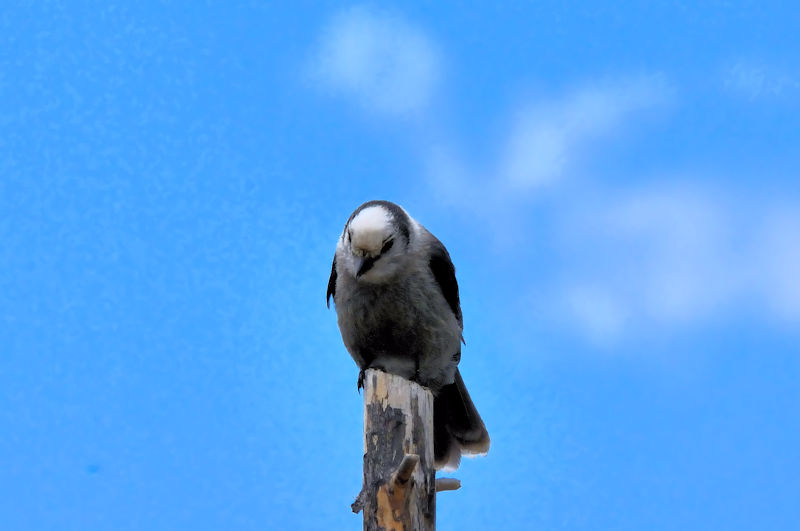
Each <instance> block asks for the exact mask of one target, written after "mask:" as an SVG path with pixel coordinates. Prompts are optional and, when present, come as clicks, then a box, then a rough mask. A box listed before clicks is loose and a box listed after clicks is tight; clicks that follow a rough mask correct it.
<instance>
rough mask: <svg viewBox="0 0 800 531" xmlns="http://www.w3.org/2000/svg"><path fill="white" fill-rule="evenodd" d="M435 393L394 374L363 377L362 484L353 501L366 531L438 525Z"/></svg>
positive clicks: (429, 529)
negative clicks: (434, 458)
mask: <svg viewBox="0 0 800 531" xmlns="http://www.w3.org/2000/svg"><path fill="white" fill-rule="evenodd" d="M435 480H436V474H435V470H434V468H433V395H432V394H431V392H430V391H429V390H428V389H426V388H424V387H422V386H420V385H418V384H416V383H414V382H410V381H408V380H406V379H405V378H402V377H400V376H395V375H393V374H388V373H384V372H381V371H376V370H373V369H368V370H367V371H366V375H365V378H364V484H363V487H362V489H361V493H360V494H359V495H358V498H356V501H355V502H354V503H353V505H352V508H353V511H354V512H358V511H364V529H365V531H378V530H384V529H385V530H387V531H388V530H398V531H399V530H405V531H411V530H415V531H416V530H421V531H432V530H433V529H435V526H436V481H435Z"/></svg>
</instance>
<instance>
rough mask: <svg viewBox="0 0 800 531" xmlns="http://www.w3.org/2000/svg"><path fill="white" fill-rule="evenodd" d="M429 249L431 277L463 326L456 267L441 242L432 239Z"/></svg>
mask: <svg viewBox="0 0 800 531" xmlns="http://www.w3.org/2000/svg"><path fill="white" fill-rule="evenodd" d="M430 249H431V258H430V262H429V264H428V265H429V266H430V268H431V273H433V278H435V279H436V283H437V284H439V288H440V289H441V290H442V295H444V298H445V300H446V301H447V304H448V305H449V306H450V309H451V310H453V313H454V314H455V316H456V319H457V320H458V324H459V325H461V326H462V327H463V326H464V322H463V319H462V317H461V302H460V301H459V298H458V282H456V268H455V267H454V266H453V262H452V261H451V260H450V254H449V253H448V252H447V249H445V247H444V245H442V242H440V241H439V240H436V239H434V242H433V243H432V244H431V248H430Z"/></svg>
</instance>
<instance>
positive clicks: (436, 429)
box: [433, 369, 490, 470]
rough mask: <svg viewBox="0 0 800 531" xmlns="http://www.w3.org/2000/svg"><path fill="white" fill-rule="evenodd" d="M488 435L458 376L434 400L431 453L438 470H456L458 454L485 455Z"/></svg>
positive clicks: (487, 446)
mask: <svg viewBox="0 0 800 531" xmlns="http://www.w3.org/2000/svg"><path fill="white" fill-rule="evenodd" d="M489 442H490V441H489V432H487V431H486V426H484V425H483V420H482V419H481V416H480V415H479V414H478V410H477V409H475V404H473V403H472V399H471V398H470V397H469V393H468V392H467V388H466V386H464V380H462V379H461V373H460V372H459V371H458V369H456V376H455V380H454V381H453V383H451V384H449V385H445V386H444V387H442V388H441V389H440V390H439V392H438V393H437V394H436V396H435V397H434V399H433V453H434V465H435V467H436V468H437V469H441V468H444V469H446V470H455V469H456V468H458V464H459V462H460V461H461V455H462V454H464V455H485V454H486V453H487V452H488V451H489Z"/></svg>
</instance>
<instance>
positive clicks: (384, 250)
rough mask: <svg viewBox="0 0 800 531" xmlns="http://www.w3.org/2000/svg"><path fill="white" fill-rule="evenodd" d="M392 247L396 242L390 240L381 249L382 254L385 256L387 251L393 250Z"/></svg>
mask: <svg viewBox="0 0 800 531" xmlns="http://www.w3.org/2000/svg"><path fill="white" fill-rule="evenodd" d="M392 245H394V240H389V241H387V242H386V243H384V244H383V247H381V254H383V253H385V252H386V251H388V250H389V249H391V248H392Z"/></svg>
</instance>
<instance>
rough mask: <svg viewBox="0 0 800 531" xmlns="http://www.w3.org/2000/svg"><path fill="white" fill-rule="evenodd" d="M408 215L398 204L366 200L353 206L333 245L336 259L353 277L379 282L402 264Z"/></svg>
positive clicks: (406, 242) (406, 238) (408, 226)
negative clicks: (335, 249)
mask: <svg viewBox="0 0 800 531" xmlns="http://www.w3.org/2000/svg"><path fill="white" fill-rule="evenodd" d="M410 231H411V218H410V217H409V216H408V214H407V213H406V212H405V210H403V209H402V208H401V207H399V206H398V205H395V204H394V203H390V202H388V201H370V202H368V203H364V204H363V205H361V206H360V207H358V208H357V209H356V211H355V212H353V214H352V215H351V216H350V219H349V220H348V221H347V224H346V225H345V227H344V231H343V232H342V236H341V238H339V244H338V246H337V261H338V260H341V261H342V262H341V263H342V265H343V266H344V267H345V269H346V270H347V271H348V272H349V273H350V274H351V275H353V276H354V277H355V278H356V279H358V280H360V281H364V282H370V283H379V282H383V281H385V280H388V279H390V278H392V277H393V276H394V275H395V274H396V273H397V272H398V271H399V269H400V268H401V267H402V265H403V262H404V261H403V258H404V256H405V253H406V249H407V248H408V244H409V238H410Z"/></svg>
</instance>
